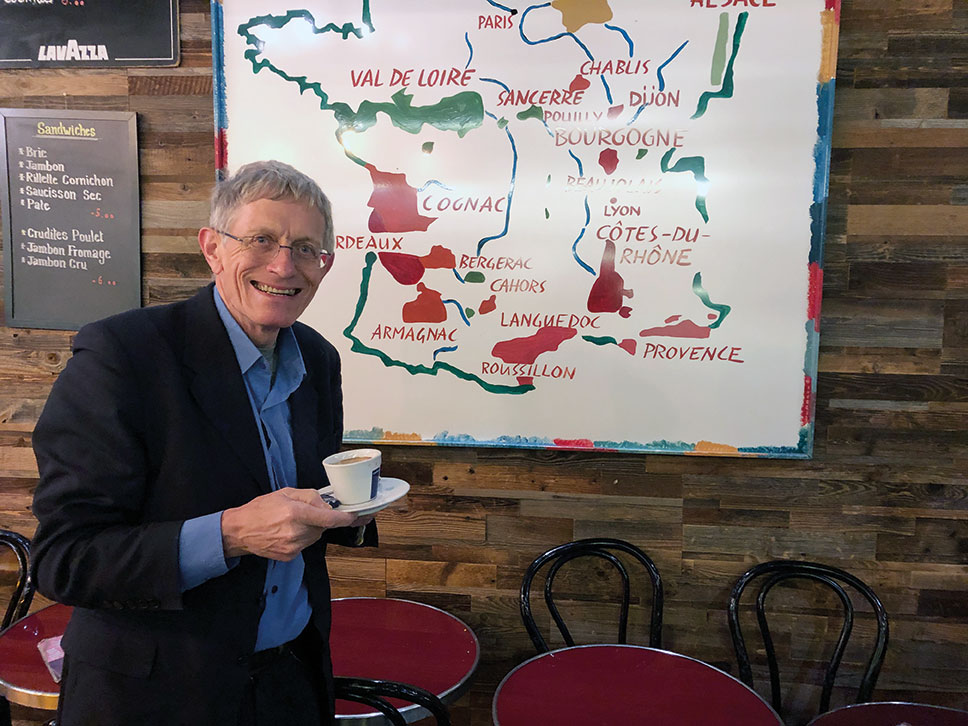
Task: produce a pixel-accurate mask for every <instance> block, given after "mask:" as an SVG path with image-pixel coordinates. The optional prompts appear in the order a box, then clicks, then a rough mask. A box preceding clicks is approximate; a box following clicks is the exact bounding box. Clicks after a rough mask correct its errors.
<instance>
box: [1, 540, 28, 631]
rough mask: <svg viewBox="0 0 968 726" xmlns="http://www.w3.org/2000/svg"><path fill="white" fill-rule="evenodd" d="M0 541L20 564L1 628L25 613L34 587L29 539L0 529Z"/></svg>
mask: <svg viewBox="0 0 968 726" xmlns="http://www.w3.org/2000/svg"><path fill="white" fill-rule="evenodd" d="M0 543H2V544H5V545H6V546H7V547H9V548H10V549H12V550H13V552H14V555H16V557H17V562H18V564H19V566H20V573H19V574H18V576H17V584H16V585H14V588H13V593H12V594H11V595H10V603H9V604H8V605H7V611H6V613H5V614H4V616H3V621H2V623H0V629H3V628H6V627H7V626H8V625H10V624H11V623H13V622H14V621H16V620H20V618H22V617H24V616H25V615H26V614H27V610H29V609H30V603H31V602H32V601H33V599H34V589H35V588H34V581H33V578H32V577H31V575H30V540H29V539H27V538H26V537H24V536H23V535H22V534H18V533H16V532H11V531H10V530H6V529H0Z"/></svg>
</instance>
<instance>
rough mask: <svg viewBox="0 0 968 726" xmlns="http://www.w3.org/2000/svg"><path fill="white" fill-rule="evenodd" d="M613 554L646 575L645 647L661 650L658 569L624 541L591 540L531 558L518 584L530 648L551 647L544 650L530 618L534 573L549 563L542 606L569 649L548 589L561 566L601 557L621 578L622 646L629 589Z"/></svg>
mask: <svg viewBox="0 0 968 726" xmlns="http://www.w3.org/2000/svg"><path fill="white" fill-rule="evenodd" d="M614 552H619V553H624V554H625V555H627V556H628V557H630V558H632V559H633V560H635V561H636V562H638V563H639V564H641V565H642V566H643V568H645V571H646V572H647V573H648V575H649V579H650V581H651V582H652V620H651V623H650V626H649V645H650V646H652V647H653V648H661V647H662V578H661V577H660V576H659V570H658V569H657V568H656V566H655V563H653V562H652V560H651V559H650V558H649V556H648V555H647V554H645V553H644V552H643V551H642V550H640V549H639V548H638V547H636V546H635V545H633V544H630V543H628V542H625V541H624V540H620V539H608V538H605V537H593V538H590V539H580V540H576V541H574V542H568V543H566V544H563V545H558V546H557V547H554V548H552V549H550V550H548V551H547V552H545V553H544V554H543V555H541V556H539V557H538V558H537V559H535V560H534V562H532V563H531V565H530V566H529V567H528V570H527V572H525V574H524V580H523V581H522V583H521V619H522V620H523V621H524V627H525V628H526V629H527V631H528V635H529V636H531V642H532V643H534V647H535V648H536V649H537V651H538V652H539V653H546V652H548V651H549V650H551V648H549V647H548V643H547V641H545V639H544V637H542V635H541V633H540V632H539V631H538V627H537V625H535V622H534V617H533V615H532V613H531V583H532V581H533V580H534V578H535V575H537V574H538V571H539V570H541V568H542V567H543V566H544V565H545V564H547V563H549V562H550V563H551V565H550V567H549V568H548V571H547V574H546V576H545V586H544V599H545V605H547V607H548V611H549V612H550V613H551V617H552V619H553V620H554V621H555V625H557V626H558V632H560V633H561V637H562V638H564V640H565V644H566V645H568V646H569V647H571V646H574V645H575V641H574V639H573V638H572V637H571V633H570V632H569V631H568V627H567V626H566V625H565V622H564V620H563V619H562V617H561V613H560V612H559V611H558V607H557V606H556V605H555V602H554V596H553V594H552V587H553V585H554V580H555V576H556V575H557V574H558V571H559V570H560V569H561V567H562V566H563V565H565V564H567V563H568V562H571V561H572V560H575V559H578V558H579V557H598V558H601V559H603V560H605V561H606V562H608V563H610V564H611V565H612V566H613V567H614V568H615V569H616V570H617V571H618V574H619V576H620V577H621V579H622V609H621V612H620V614H619V624H618V642H619V643H622V644H625V643H626V642H627V640H628V638H627V631H628V621H629V601H630V599H631V595H630V590H631V586H630V580H629V574H628V571H627V570H626V569H625V566H624V565H623V564H622V561H621V560H620V559H619V558H618V557H616V555H615V554H613V553H614Z"/></svg>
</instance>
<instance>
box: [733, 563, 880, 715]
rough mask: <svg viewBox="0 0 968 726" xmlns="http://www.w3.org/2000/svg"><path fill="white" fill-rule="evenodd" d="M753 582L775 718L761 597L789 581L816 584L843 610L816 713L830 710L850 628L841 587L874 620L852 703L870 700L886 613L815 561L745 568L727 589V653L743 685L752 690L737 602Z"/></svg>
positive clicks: (775, 679)
mask: <svg viewBox="0 0 968 726" xmlns="http://www.w3.org/2000/svg"><path fill="white" fill-rule="evenodd" d="M757 578H765V579H761V580H760V582H759V585H758V586H759V592H758V594H757V597H756V620H757V623H758V625H759V629H760V634H761V636H762V638H763V646H764V649H765V650H766V659H767V666H768V668H769V672H770V693H771V700H772V704H773V708H774V709H775V710H776V711H777V713H780V711H781V697H780V673H779V667H778V665H777V660H776V649H775V648H774V645H773V638H772V635H771V633H770V628H769V624H768V622H767V619H766V597H767V595H768V594H769V592H770V590H772V589H773V587H774V586H775V585H777V584H779V583H781V582H784V581H786V580H791V579H803V580H811V581H813V582H818V583H820V584H822V585H825V586H827V587H828V588H830V589H831V590H832V591H833V592H834V594H836V595H837V598H838V599H839V600H840V604H841V607H842V608H843V618H844V620H843V625H842V626H841V629H840V634H839V636H838V637H837V642H836V644H835V645H834V649H833V652H832V653H831V655H830V659H829V661H828V663H827V667H826V669H825V670H824V678H823V685H822V689H821V692H820V710H819V713H824V712H826V711H828V710H829V709H830V695H831V692H832V691H833V686H834V681H835V679H836V677H837V670H838V669H839V668H840V662H841V660H842V659H843V655H844V650H845V649H846V647H847V642H848V640H849V639H850V634H851V631H852V630H853V625H854V607H853V603H852V601H851V598H850V595H849V594H848V591H847V590H846V589H844V585H848V586H850V587H851V588H852V589H853V590H855V591H856V592H858V593H859V594H860V595H862V596H863V597H864V599H865V600H867V602H868V604H870V606H871V609H872V610H873V612H874V616H875V617H876V619H877V635H876V637H875V641H874V646H873V648H872V650H871V654H870V657H869V658H868V661H867V665H866V667H865V669H864V675H863V678H862V679H861V683H860V687H859V688H858V691H857V701H856V702H857V703H864V702H866V701H869V700H870V699H871V694H872V693H873V691H874V686H875V684H876V683H877V677H878V675H879V674H880V671H881V665H882V664H883V662H884V654H885V652H886V651H887V643H888V637H889V628H888V619H887V611H886V610H885V609H884V605H883V604H882V603H881V601H880V599H879V598H878V597H877V595H876V594H875V593H874V591H873V590H872V589H871V588H870V586H868V585H867V584H866V583H865V582H864V581H862V580H861V579H860V578H858V577H856V576H855V575H852V574H850V573H849V572H847V571H846V570H841V569H839V568H837V567H831V566H830V565H823V564H820V563H816V562H805V561H801V560H771V561H770V562H763V563H760V564H758V565H755V566H754V567H752V568H750V569H749V570H748V571H747V572H745V573H744V574H743V575H742V576H741V577H740V578H739V579H738V580H737V581H736V584H735V585H734V586H733V590H732V592H731V593H730V596H729V606H728V617H729V632H730V636H731V637H732V640H733V649H734V650H735V651H736V660H737V663H738V665H739V677H740V680H742V681H743V683H745V684H746V685H748V686H750V687H751V688H752V687H753V670H752V667H751V665H750V659H749V654H748V652H747V649H746V642H745V640H744V639H743V633H742V630H741V629H740V624H739V608H740V598H741V597H742V595H743V591H744V590H745V588H746V587H747V586H748V585H750V583H752V582H753V581H754V580H757Z"/></svg>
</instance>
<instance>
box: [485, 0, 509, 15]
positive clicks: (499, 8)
mask: <svg viewBox="0 0 968 726" xmlns="http://www.w3.org/2000/svg"><path fill="white" fill-rule="evenodd" d="M487 4H488V5H493V6H494V7H496V8H497V9H498V10H503V11H504V12H506V13H511V14H512V15H514V10H512V9H511V8H508V7H505V6H504V5H501V4H500V3H496V2H494V0H487Z"/></svg>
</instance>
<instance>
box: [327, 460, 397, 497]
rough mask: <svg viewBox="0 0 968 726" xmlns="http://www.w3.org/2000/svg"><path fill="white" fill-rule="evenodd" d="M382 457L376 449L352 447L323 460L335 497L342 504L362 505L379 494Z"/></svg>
mask: <svg viewBox="0 0 968 726" xmlns="http://www.w3.org/2000/svg"><path fill="white" fill-rule="evenodd" d="M382 462H383V457H382V456H381V454H380V452H379V451H378V450H377V449H350V450H349V451H341V452H339V453H338V454H333V455H331V456H327V457H326V458H325V459H323V468H324V469H325V470H326V477H327V478H328V479H329V483H330V484H331V485H332V487H333V496H335V497H336V498H337V499H338V500H339V501H340V503H341V504H359V503H360V502H365V501H367V500H369V499H373V497H375V496H376V494H377V488H378V486H379V483H380V465H381V464H382Z"/></svg>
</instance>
